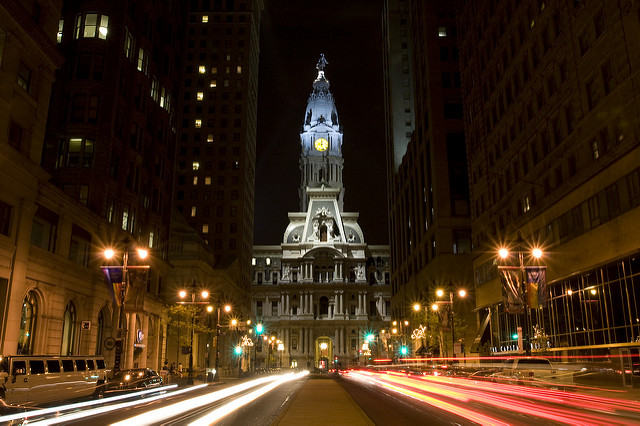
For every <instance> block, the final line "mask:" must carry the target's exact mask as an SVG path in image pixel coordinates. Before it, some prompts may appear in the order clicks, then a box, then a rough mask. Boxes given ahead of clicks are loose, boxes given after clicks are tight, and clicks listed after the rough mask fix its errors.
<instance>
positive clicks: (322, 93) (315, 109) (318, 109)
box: [304, 53, 339, 130]
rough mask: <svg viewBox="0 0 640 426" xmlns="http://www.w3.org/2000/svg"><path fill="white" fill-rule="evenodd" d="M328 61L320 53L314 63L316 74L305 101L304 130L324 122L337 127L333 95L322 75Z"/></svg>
mask: <svg viewBox="0 0 640 426" xmlns="http://www.w3.org/2000/svg"><path fill="white" fill-rule="evenodd" d="M327 65H329V62H328V61H327V59H326V58H325V57H324V53H321V54H320V59H319V60H318V63H317V64H316V69H317V70H318V76H317V77H316V79H315V80H314V81H313V92H311V95H310V96H309V100H308V101H307V110H306V111H305V120H304V127H305V129H306V130H309V129H310V128H313V127H315V126H316V125H318V124H322V123H325V124H326V125H328V126H329V127H334V126H335V129H338V126H339V124H338V111H337V110H336V106H335V104H334V102H333V95H332V94H331V91H330V90H329V87H330V84H329V80H327V78H326V77H325V75H324V69H325V68H326V66H327Z"/></svg>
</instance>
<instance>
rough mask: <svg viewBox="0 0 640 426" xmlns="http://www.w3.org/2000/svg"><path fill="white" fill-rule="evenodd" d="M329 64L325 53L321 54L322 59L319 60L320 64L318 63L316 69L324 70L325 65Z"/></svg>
mask: <svg viewBox="0 0 640 426" xmlns="http://www.w3.org/2000/svg"><path fill="white" fill-rule="evenodd" d="M327 65H329V62H327V60H326V59H325V57H324V53H321V54H320V59H319V60H318V64H317V65H316V69H317V70H318V71H320V72H324V67H326V66H327Z"/></svg>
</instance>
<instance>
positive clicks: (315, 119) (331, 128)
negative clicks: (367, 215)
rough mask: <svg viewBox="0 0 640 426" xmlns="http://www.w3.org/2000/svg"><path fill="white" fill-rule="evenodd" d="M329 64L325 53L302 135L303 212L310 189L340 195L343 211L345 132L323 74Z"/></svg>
mask: <svg viewBox="0 0 640 426" xmlns="http://www.w3.org/2000/svg"><path fill="white" fill-rule="evenodd" d="M327 64H328V62H327V60H326V59H325V57H324V54H321V55H320V60H319V61H318V64H317V65H316V69H317V70H318V76H317V77H316V79H315V81H314V82H313V92H312V93H311V95H310V96H309V99H308V101H307V110H306V112H305V118H304V124H303V126H302V132H301V133H300V144H301V148H302V152H301V153H300V172H301V175H302V179H301V182H300V189H299V191H298V192H299V196H300V211H306V210H307V207H308V205H309V190H313V189H316V188H317V189H320V188H327V189H329V188H330V189H331V190H332V192H334V191H337V192H338V206H339V208H340V211H342V210H343V199H344V186H343V184H342V167H343V162H344V160H343V158H342V131H341V130H340V124H339V122H338V111H337V110H336V106H335V103H334V101H333V95H332V94H331V92H330V91H329V80H327V79H326V77H325V75H324V69H325V67H326V66H327Z"/></svg>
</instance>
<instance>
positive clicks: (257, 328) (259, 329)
mask: <svg viewBox="0 0 640 426" xmlns="http://www.w3.org/2000/svg"><path fill="white" fill-rule="evenodd" d="M262 330H263V328H262V324H258V325H256V333H258V334H259V333H262Z"/></svg>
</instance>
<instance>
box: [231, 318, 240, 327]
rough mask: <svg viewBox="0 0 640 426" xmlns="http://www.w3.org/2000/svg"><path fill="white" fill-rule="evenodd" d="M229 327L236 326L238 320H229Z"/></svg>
mask: <svg viewBox="0 0 640 426" xmlns="http://www.w3.org/2000/svg"><path fill="white" fill-rule="evenodd" d="M231 325H233V326H236V325H238V320H237V319H235V318H234V319H232V320H231Z"/></svg>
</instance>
